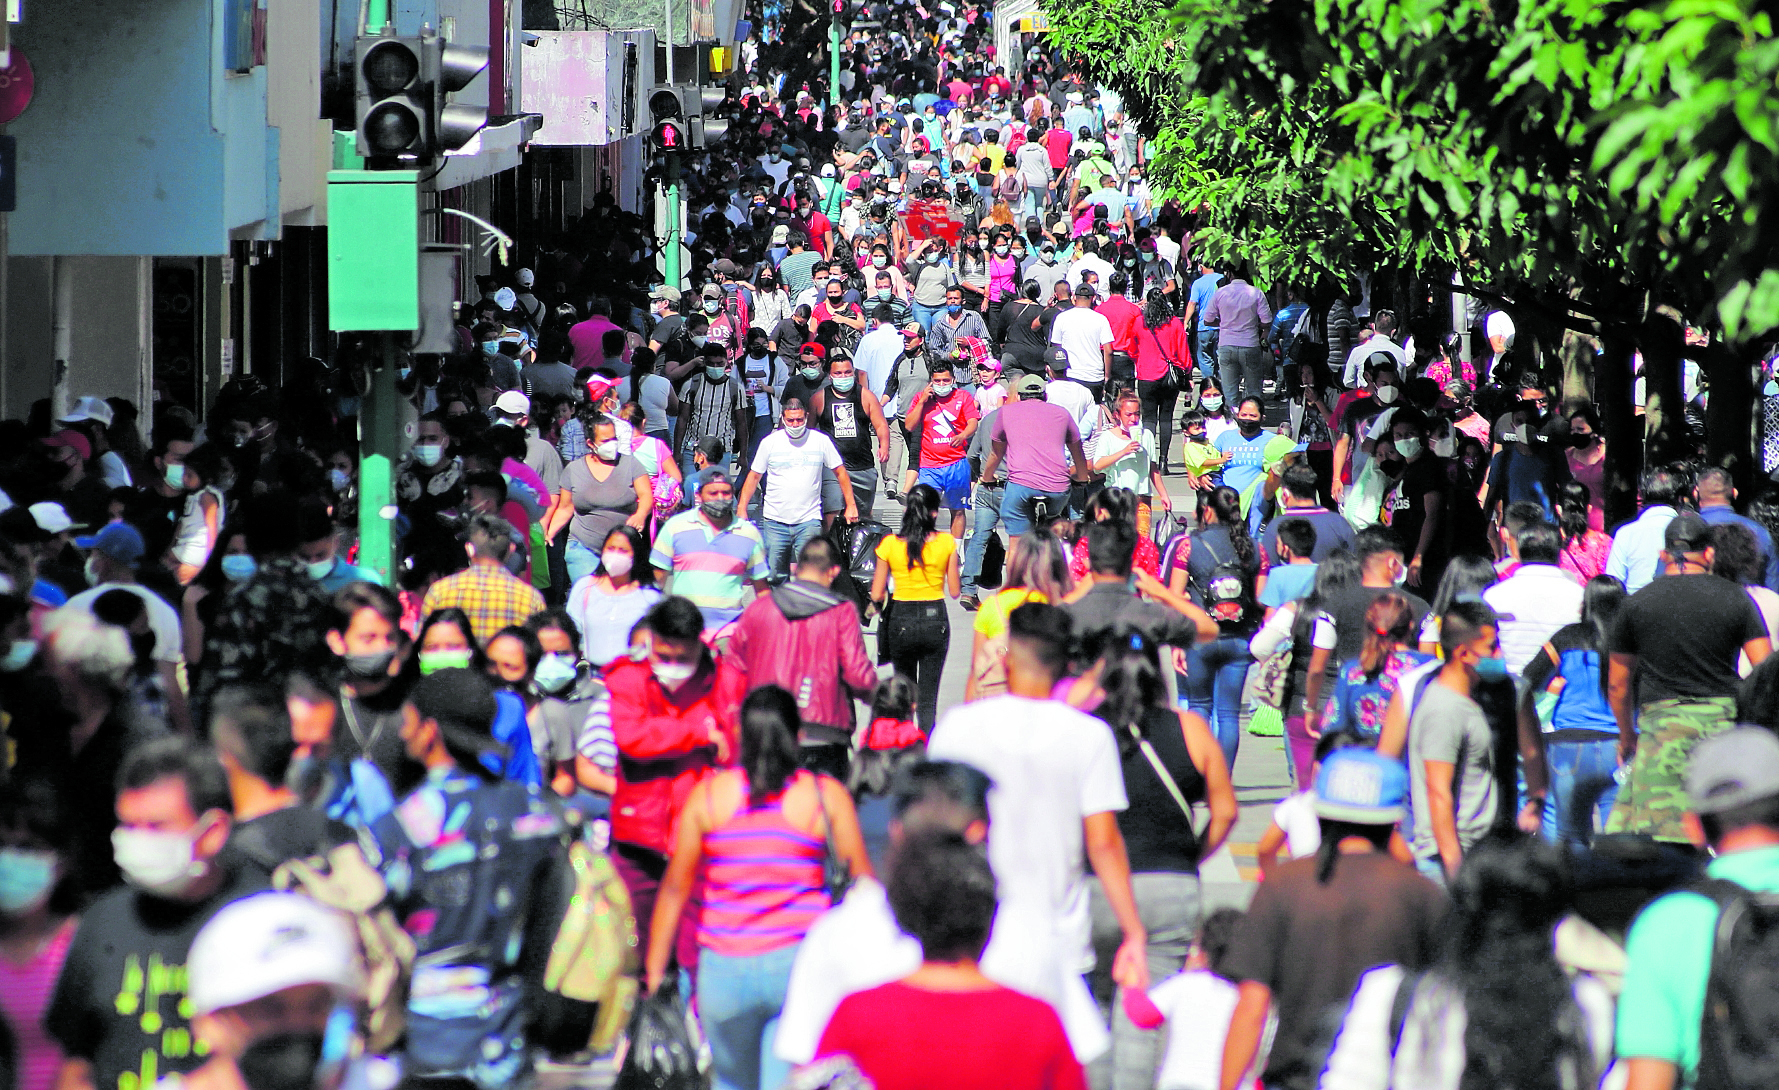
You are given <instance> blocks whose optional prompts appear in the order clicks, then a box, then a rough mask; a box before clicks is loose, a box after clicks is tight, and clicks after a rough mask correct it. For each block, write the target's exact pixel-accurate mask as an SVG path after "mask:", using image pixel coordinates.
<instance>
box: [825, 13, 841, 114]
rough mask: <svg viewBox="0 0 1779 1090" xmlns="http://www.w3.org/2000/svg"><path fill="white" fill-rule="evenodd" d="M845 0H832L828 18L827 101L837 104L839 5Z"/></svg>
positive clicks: (838, 96) (838, 82) (838, 84)
mask: <svg viewBox="0 0 1779 1090" xmlns="http://www.w3.org/2000/svg"><path fill="white" fill-rule="evenodd" d="M844 2H845V0H834V11H833V14H832V15H830V16H829V18H828V102H829V103H830V104H837V103H839V101H840V5H841V4H842V3H844Z"/></svg>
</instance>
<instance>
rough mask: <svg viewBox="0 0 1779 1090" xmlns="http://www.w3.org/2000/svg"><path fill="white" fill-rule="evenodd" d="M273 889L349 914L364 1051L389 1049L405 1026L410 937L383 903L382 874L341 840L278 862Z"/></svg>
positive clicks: (385, 894) (410, 972)
mask: <svg viewBox="0 0 1779 1090" xmlns="http://www.w3.org/2000/svg"><path fill="white" fill-rule="evenodd" d="M272 888H273V889H277V890H283V891H288V892H293V893H300V894H302V895H303V896H305V897H307V898H309V899H310V900H312V901H314V902H316V903H317V904H321V905H326V906H327V907H328V908H331V909H334V910H336V911H338V912H341V913H344V914H345V915H346V916H348V917H350V918H351V920H352V927H353V930H354V931H355V932H357V934H358V945H359V948H360V953H362V954H363V955H364V1010H365V1018H364V1021H363V1023H362V1025H363V1029H364V1045H365V1051H367V1052H371V1053H384V1052H388V1051H390V1050H391V1049H393V1048H394V1047H395V1044H396V1042H397V1041H399V1040H401V1036H402V1032H403V1031H404V1030H405V1029H406V1028H407V1009H408V981H409V979H410V978H411V976H412V975H413V969H414V939H413V937H412V936H410V935H409V934H408V933H407V932H406V931H404V930H402V927H401V924H400V923H399V922H397V920H396V918H395V912H394V910H393V909H391V908H390V907H389V906H388V905H387V904H386V903H385V902H386V901H387V899H388V895H389V889H388V887H387V886H386V885H384V883H383V876H382V875H381V874H379V873H377V869H376V868H375V867H373V866H371V865H370V863H369V862H368V861H367V860H366V859H365V857H364V853H363V852H361V851H360V850H359V848H358V845H357V844H340V845H338V846H335V847H332V848H328V849H327V850H325V851H323V852H320V853H318V854H316V855H312V856H309V857H307V858H304V859H291V860H287V861H285V862H283V863H280V864H279V865H278V866H277V867H276V868H275V869H274V870H273V871H272Z"/></svg>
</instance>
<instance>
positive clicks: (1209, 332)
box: [1192, 326, 1235, 405]
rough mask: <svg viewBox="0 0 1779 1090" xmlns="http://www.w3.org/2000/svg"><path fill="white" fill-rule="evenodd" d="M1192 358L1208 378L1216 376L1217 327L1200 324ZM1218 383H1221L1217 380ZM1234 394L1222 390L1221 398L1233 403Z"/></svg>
mask: <svg viewBox="0 0 1779 1090" xmlns="http://www.w3.org/2000/svg"><path fill="white" fill-rule="evenodd" d="M1192 347H1193V353H1192V358H1193V359H1194V360H1195V361H1196V362H1197V363H1198V369H1199V370H1200V371H1203V372H1204V373H1205V375H1206V376H1208V377H1210V378H1213V379H1214V378H1217V327H1216V326H1212V327H1210V328H1209V329H1207V328H1205V327H1204V326H1200V327H1199V329H1198V341H1197V343H1195V344H1194V345H1193V346H1192ZM1218 385H1222V383H1221V381H1219V383H1218ZM1234 398H1235V395H1234V394H1231V393H1230V392H1229V391H1228V390H1224V391H1223V400H1224V401H1226V402H1228V403H1229V404H1230V405H1234V404H1235V400H1234Z"/></svg>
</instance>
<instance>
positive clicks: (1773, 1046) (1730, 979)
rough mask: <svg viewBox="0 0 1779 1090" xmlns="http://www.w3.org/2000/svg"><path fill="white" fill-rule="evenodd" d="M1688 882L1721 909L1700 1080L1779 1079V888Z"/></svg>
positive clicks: (1720, 1083) (1738, 1087)
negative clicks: (1757, 889)
mask: <svg viewBox="0 0 1779 1090" xmlns="http://www.w3.org/2000/svg"><path fill="white" fill-rule="evenodd" d="M1685 888H1688V889H1690V890H1691V891H1692V892H1694V893H1698V894H1701V895H1703V896H1706V897H1709V898H1711V900H1712V901H1714V902H1716V904H1717V908H1718V917H1717V931H1716V934H1715V936H1714V938H1713V940H1712V944H1711V976H1710V978H1709V981H1708V982H1707V984H1706V986H1705V1015H1704V1018H1703V1019H1702V1021H1701V1022H1700V1025H1699V1074H1698V1079H1697V1080H1696V1082H1695V1083H1694V1085H1695V1086H1696V1087H1697V1088H1698V1090H1754V1088H1756V1087H1759V1088H1763V1090H1765V1088H1769V1087H1774V1086H1779V893H1757V892H1754V891H1752V890H1749V889H1745V888H1744V887H1742V886H1739V885H1737V884H1736V883H1734V882H1728V881H1725V880H1723V879H1721V878H1707V879H1704V880H1701V881H1699V882H1696V883H1694V884H1693V885H1691V886H1689V887H1685Z"/></svg>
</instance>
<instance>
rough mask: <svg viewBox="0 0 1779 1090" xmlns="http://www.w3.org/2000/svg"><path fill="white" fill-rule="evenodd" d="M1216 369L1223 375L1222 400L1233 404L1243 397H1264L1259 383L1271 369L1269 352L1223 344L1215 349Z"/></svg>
mask: <svg viewBox="0 0 1779 1090" xmlns="http://www.w3.org/2000/svg"><path fill="white" fill-rule="evenodd" d="M1217 370H1218V371H1219V372H1220V373H1221V374H1222V376H1223V400H1224V402H1225V403H1226V404H1228V405H1231V406H1235V405H1239V404H1241V400H1242V398H1244V397H1264V396H1265V395H1264V394H1263V393H1262V392H1261V385H1260V384H1261V383H1262V382H1263V381H1264V380H1265V379H1266V375H1267V372H1269V371H1271V370H1272V359H1271V354H1270V353H1268V352H1267V350H1266V349H1264V348H1238V347H1236V346H1234V345H1228V344H1226V345H1223V346H1222V347H1220V348H1218V349H1217Z"/></svg>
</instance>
